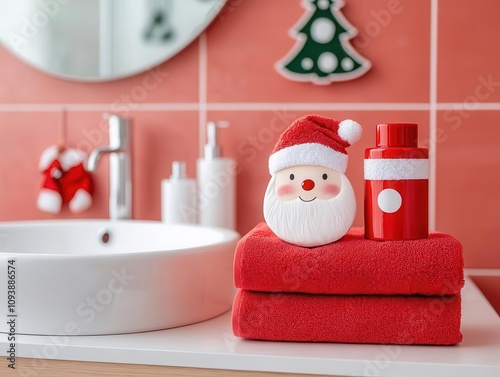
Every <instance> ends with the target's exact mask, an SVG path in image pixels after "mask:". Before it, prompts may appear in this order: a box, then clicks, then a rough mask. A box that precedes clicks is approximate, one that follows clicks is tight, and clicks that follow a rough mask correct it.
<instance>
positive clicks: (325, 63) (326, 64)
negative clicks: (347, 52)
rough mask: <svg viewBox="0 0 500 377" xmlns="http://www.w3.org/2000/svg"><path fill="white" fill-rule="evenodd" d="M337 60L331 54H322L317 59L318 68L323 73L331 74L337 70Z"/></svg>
mask: <svg viewBox="0 0 500 377" xmlns="http://www.w3.org/2000/svg"><path fill="white" fill-rule="evenodd" d="M338 65H339V60H338V59H337V57H336V56H335V55H334V54H333V53H331V52H328V51H327V52H323V53H322V54H321V55H320V56H319V58H318V67H319V69H321V70H322V71H323V72H325V73H331V72H333V71H335V69H337V66H338Z"/></svg>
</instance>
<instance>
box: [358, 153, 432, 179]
mask: <svg viewBox="0 0 500 377" xmlns="http://www.w3.org/2000/svg"><path fill="white" fill-rule="evenodd" d="M364 170H365V172H364V175H365V180H368V181H388V180H391V181H395V180H402V179H429V160H428V159H427V158H380V159H365V164H364Z"/></svg>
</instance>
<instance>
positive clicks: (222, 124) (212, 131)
mask: <svg viewBox="0 0 500 377" xmlns="http://www.w3.org/2000/svg"><path fill="white" fill-rule="evenodd" d="M226 127H229V122H226V121H219V122H208V124H207V143H206V144H205V149H204V157H205V159H206V160H211V159H214V158H218V157H220V147H219V145H218V144H217V128H226Z"/></svg>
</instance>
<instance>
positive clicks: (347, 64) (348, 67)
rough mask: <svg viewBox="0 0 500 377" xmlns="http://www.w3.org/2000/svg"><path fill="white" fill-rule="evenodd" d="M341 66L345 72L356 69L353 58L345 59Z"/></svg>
mask: <svg viewBox="0 0 500 377" xmlns="http://www.w3.org/2000/svg"><path fill="white" fill-rule="evenodd" d="M340 66H341V67H342V69H343V70H344V71H352V69H353V68H354V62H353V61H352V59H351V58H344V59H342V61H341V62H340Z"/></svg>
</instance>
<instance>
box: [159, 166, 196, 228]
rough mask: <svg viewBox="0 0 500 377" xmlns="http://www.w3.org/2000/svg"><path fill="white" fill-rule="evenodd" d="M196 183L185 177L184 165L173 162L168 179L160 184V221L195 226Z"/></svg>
mask: <svg viewBox="0 0 500 377" xmlns="http://www.w3.org/2000/svg"><path fill="white" fill-rule="evenodd" d="M196 200H197V199H196V181H195V180H194V179H189V178H187V176H186V163H185V162H184V161H174V162H173V163H172V175H171V176H170V179H164V180H163V181H162V182H161V220H162V221H163V222H164V223H167V224H196V222H197V218H196V217H197V216H196V213H197V210H196V207H197V205H196Z"/></svg>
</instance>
